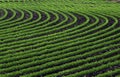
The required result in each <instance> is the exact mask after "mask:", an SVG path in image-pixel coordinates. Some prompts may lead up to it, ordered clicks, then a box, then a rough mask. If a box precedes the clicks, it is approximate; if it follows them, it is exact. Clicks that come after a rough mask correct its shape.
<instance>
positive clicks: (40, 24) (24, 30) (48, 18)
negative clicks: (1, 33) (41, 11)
mask: <svg viewBox="0 0 120 77" xmlns="http://www.w3.org/2000/svg"><path fill="white" fill-rule="evenodd" d="M55 16H56V17H57V15H55ZM57 19H58V18H57ZM57 19H55V20H54V21H52V22H51V23H53V22H55V21H57ZM49 20H51V18H50V16H49V14H47V19H46V20H45V21H44V22H40V23H38V24H37V25H36V26H37V27H35V29H38V30H39V28H38V27H40V29H42V28H44V27H45V26H42V25H44V24H45V23H47V22H48V21H49ZM48 24H50V23H48ZM22 26H23V27H24V26H25V25H22ZM31 29H32V28H30V30H29V28H28V30H27V29H24V28H23V30H21V29H20V31H19V32H17V33H21V32H29V34H31V33H33V32H31V31H34V29H32V30H31ZM18 30H19V29H18ZM15 33H16V32H15ZM26 34H28V33H26ZM26 34H24V35H22V36H25V35H26ZM29 34H28V35H29ZM18 36H20V35H18ZM6 38H7V37H6ZM11 39H12V38H11Z"/></svg>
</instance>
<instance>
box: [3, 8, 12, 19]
mask: <svg viewBox="0 0 120 77" xmlns="http://www.w3.org/2000/svg"><path fill="white" fill-rule="evenodd" d="M6 10H7V12H8V14H7V16H6V17H5V18H4V19H3V20H6V19H9V18H10V17H12V16H13V12H12V11H11V10H10V9H6Z"/></svg>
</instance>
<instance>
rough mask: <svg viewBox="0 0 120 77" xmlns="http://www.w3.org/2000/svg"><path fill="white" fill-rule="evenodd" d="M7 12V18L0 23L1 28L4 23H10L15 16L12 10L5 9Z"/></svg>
mask: <svg viewBox="0 0 120 77" xmlns="http://www.w3.org/2000/svg"><path fill="white" fill-rule="evenodd" d="M6 10H7V12H8V13H7V16H6V17H5V18H4V20H3V21H1V22H0V23H1V24H0V26H2V25H3V24H5V23H7V22H8V23H9V21H11V20H12V19H14V17H15V15H16V12H15V11H14V10H13V9H6ZM0 30H1V27H0Z"/></svg>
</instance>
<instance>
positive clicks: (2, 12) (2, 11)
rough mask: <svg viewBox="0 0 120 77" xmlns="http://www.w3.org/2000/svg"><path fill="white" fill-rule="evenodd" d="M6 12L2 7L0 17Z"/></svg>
mask: <svg viewBox="0 0 120 77" xmlns="http://www.w3.org/2000/svg"><path fill="white" fill-rule="evenodd" d="M4 14H5V12H4V10H3V9H0V17H2V16H4Z"/></svg>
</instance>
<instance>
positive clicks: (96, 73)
mask: <svg viewBox="0 0 120 77" xmlns="http://www.w3.org/2000/svg"><path fill="white" fill-rule="evenodd" d="M118 68H119V69H120V64H119V65H115V66H112V67H109V68H106V69H102V70H99V71H95V72H94V73H91V74H89V75H91V76H96V75H98V74H102V73H105V72H108V71H111V70H115V69H118ZM113 77H115V76H113Z"/></svg>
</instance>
